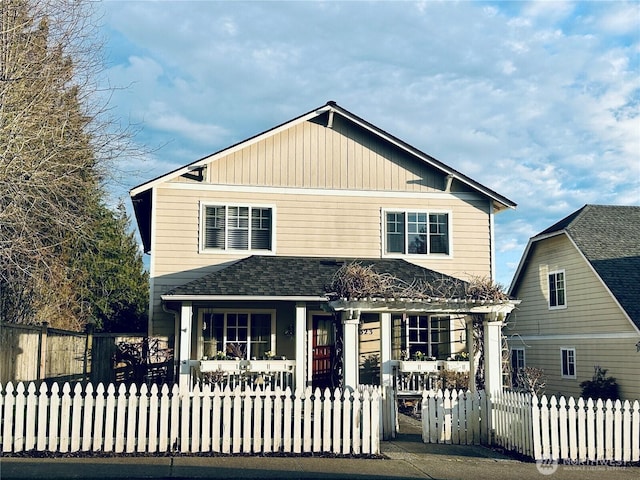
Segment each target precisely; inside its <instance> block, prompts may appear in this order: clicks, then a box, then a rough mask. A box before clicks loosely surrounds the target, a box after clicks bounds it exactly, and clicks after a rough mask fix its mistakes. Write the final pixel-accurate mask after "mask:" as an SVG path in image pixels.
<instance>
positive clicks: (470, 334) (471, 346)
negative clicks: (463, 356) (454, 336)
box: [465, 315, 478, 392]
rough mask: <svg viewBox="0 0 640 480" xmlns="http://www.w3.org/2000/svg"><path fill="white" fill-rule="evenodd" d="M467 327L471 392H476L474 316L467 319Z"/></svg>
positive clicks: (468, 316)
mask: <svg viewBox="0 0 640 480" xmlns="http://www.w3.org/2000/svg"><path fill="white" fill-rule="evenodd" d="M465 325H466V327H467V352H468V353H469V390H471V391H472V392H475V391H476V368H478V366H477V365H476V352H475V349H474V345H475V339H474V337H473V316H471V315H467V316H466V317H465Z"/></svg>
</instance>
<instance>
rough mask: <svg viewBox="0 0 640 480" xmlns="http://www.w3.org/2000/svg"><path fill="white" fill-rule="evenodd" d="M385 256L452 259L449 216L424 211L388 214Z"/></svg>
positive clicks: (385, 214)
mask: <svg viewBox="0 0 640 480" xmlns="http://www.w3.org/2000/svg"><path fill="white" fill-rule="evenodd" d="M384 217H385V221H384V225H385V235H384V243H385V245H384V251H385V253H386V254H403V255H432V254H443V255H449V254H450V252H451V238H450V234H449V232H450V228H449V214H448V213H444V212H425V211H385V212H384Z"/></svg>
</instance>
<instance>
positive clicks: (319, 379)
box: [311, 315, 335, 388]
mask: <svg viewBox="0 0 640 480" xmlns="http://www.w3.org/2000/svg"><path fill="white" fill-rule="evenodd" d="M312 321H313V360H312V372H311V374H312V377H311V381H312V386H313V388H316V387H317V388H326V387H331V386H332V384H331V374H332V367H333V362H332V359H333V355H334V345H335V332H334V328H333V317H331V316H328V315H313V317H312Z"/></svg>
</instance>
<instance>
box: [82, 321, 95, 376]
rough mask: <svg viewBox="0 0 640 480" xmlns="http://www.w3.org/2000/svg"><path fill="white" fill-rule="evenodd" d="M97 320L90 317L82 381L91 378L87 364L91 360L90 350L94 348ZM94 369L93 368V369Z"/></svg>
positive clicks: (85, 341)
mask: <svg viewBox="0 0 640 480" xmlns="http://www.w3.org/2000/svg"><path fill="white" fill-rule="evenodd" d="M95 325H96V323H95V321H94V320H93V319H89V321H88V322H87V333H86V337H85V340H84V357H83V359H82V381H83V382H86V381H87V380H89V379H88V378H87V371H88V368H87V364H88V362H89V352H90V351H91V349H92V348H93V329H94V328H95ZM92 370H93V369H92Z"/></svg>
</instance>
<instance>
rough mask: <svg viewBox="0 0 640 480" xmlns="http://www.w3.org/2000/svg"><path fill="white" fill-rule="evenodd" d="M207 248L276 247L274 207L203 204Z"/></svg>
mask: <svg viewBox="0 0 640 480" xmlns="http://www.w3.org/2000/svg"><path fill="white" fill-rule="evenodd" d="M200 217H201V222H200V224H201V225H202V232H201V240H200V241H201V246H202V250H204V251H214V250H221V251H235V250H254V251H272V250H273V220H272V219H273V210H272V208H270V207H257V206H247V205H202V209H201V215H200Z"/></svg>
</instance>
